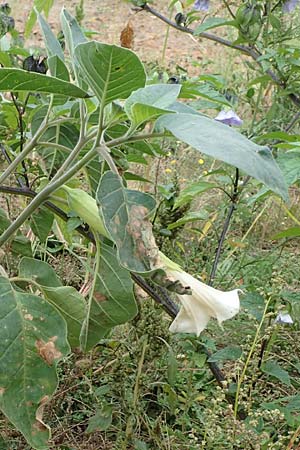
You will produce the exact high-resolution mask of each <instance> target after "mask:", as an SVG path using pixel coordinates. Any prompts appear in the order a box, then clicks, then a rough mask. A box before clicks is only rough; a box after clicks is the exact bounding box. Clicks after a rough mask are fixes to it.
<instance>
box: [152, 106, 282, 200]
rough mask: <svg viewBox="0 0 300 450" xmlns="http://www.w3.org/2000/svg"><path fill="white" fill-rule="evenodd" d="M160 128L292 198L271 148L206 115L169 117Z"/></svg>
mask: <svg viewBox="0 0 300 450" xmlns="http://www.w3.org/2000/svg"><path fill="white" fill-rule="evenodd" d="M157 125H158V127H164V128H166V129H167V130H169V131H170V132H171V133H172V134H173V135H174V136H175V137H176V138H177V139H181V140H182V141H183V142H186V143H187V144H189V145H190V146H192V147H194V148H195V149H196V150H199V151H201V152H202V153H206V154H208V155H210V156H213V157H214V158H217V159H220V160H221V161H224V162H226V163H228V164H231V165H232V166H234V167H238V168H239V169H241V170H243V171H244V172H245V173H247V174H248V175H251V176H252V177H254V178H256V179H258V180H259V181H261V182H262V183H264V184H266V185H267V186H268V187H269V188H270V189H272V190H273V191H274V192H276V193H278V194H279V195H281V196H282V197H283V198H284V199H287V198H288V193H287V187H286V183H285V181H284V178H283V175H282V173H281V171H280V169H279V167H278V166H277V164H276V162H275V160H274V158H273V156H272V154H271V152H270V150H269V148H268V147H262V146H259V145H257V144H255V143H254V142H252V141H250V140H249V139H247V138H246V137H245V136H243V135H242V134H240V133H239V132H237V131H235V130H234V129H232V128H231V127H229V126H228V125H224V124H222V123H219V122H217V121H215V120H213V119H210V118H209V117H206V116H202V115H201V116H200V115H194V114H166V115H165V116H162V117H160V118H159V119H158V121H157Z"/></svg>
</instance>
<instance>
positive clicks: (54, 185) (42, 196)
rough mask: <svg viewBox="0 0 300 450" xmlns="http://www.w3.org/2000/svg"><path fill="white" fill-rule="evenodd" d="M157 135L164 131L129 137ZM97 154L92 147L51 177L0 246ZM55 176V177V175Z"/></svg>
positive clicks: (113, 143) (117, 142)
mask: <svg viewBox="0 0 300 450" xmlns="http://www.w3.org/2000/svg"><path fill="white" fill-rule="evenodd" d="M158 136H164V133H157V134H155V133H153V134H151V133H145V134H143V135H138V136H134V137H133V138H131V139H130V142H135V141H139V140H144V139H149V138H156V137H158ZM124 142H128V139H126V138H124V137H121V138H118V139H113V140H111V141H109V142H108V143H107V144H106V146H107V147H114V146H116V145H121V144H122V143H124ZM96 154H97V149H96V148H94V147H93V148H92V149H91V150H89V151H88V152H87V153H86V154H85V155H84V156H83V157H82V158H81V159H80V161H77V163H76V164H74V165H73V166H72V167H71V168H70V169H69V170H67V171H66V172H65V173H63V174H62V175H61V176H60V177H59V178H57V179H52V180H51V182H50V183H49V184H48V185H47V186H46V187H45V188H44V189H43V190H42V191H40V192H39V193H38V194H37V196H36V197H35V198H34V199H33V200H32V202H31V203H30V204H29V205H28V206H27V207H26V208H25V209H24V210H23V212H22V213H21V214H20V215H19V216H18V217H17V219H16V220H15V221H14V222H12V223H11V225H10V226H9V227H8V228H7V229H6V230H5V231H4V232H3V234H2V235H1V236H0V247H1V246H2V245H4V244H5V242H7V241H8V240H9V239H10V238H11V236H12V235H13V234H14V233H15V232H16V231H17V230H18V229H19V228H20V227H21V226H22V225H23V223H24V222H25V221H26V220H27V219H28V218H29V217H30V216H31V215H32V213H33V212H34V211H35V210H36V209H37V208H38V207H39V206H40V205H41V204H42V203H43V202H44V201H45V200H46V199H47V198H48V197H49V195H50V194H52V192H54V191H55V190H56V189H58V188H59V187H60V186H62V185H63V184H64V183H65V182H66V181H68V180H69V179H70V178H72V177H73V176H74V175H75V174H76V173H77V172H78V171H79V170H81V169H82V168H83V167H84V166H85V165H86V164H88V163H89V162H90V161H91V160H92V159H93V158H94V157H95V155H96ZM55 178H56V177H55Z"/></svg>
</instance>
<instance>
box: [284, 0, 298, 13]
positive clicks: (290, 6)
mask: <svg viewBox="0 0 300 450" xmlns="http://www.w3.org/2000/svg"><path fill="white" fill-rule="evenodd" d="M298 3H299V0H287V1H285V2H284V4H283V6H282V11H283V12H284V13H287V14H288V13H291V12H293V11H294V9H295V8H296V6H297V5H298Z"/></svg>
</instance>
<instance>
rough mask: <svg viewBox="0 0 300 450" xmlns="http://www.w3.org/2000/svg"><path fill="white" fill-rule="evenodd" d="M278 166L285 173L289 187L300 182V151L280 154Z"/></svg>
mask: <svg viewBox="0 0 300 450" xmlns="http://www.w3.org/2000/svg"><path fill="white" fill-rule="evenodd" d="M277 162H278V165H279V167H280V169H281V170H282V172H283V176H284V179H285V181H286V183H287V185H288V186H291V185H292V184H294V183H296V182H297V181H299V180H300V151H299V150H291V151H288V152H282V153H281V152H280V153H279V155H278V158H277Z"/></svg>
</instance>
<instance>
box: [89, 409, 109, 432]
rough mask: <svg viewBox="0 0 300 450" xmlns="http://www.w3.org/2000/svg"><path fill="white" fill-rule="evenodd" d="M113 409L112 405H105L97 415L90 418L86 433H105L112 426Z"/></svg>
mask: <svg viewBox="0 0 300 450" xmlns="http://www.w3.org/2000/svg"><path fill="white" fill-rule="evenodd" d="M112 413H113V408H112V406H111V405H105V406H103V407H102V408H101V409H99V410H98V411H97V412H96V414H95V415H94V416H92V417H90V418H89V424H88V427H87V429H86V433H94V432H95V431H97V430H98V431H99V430H100V431H105V430H107V428H108V427H109V426H110V425H111V422H112Z"/></svg>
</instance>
